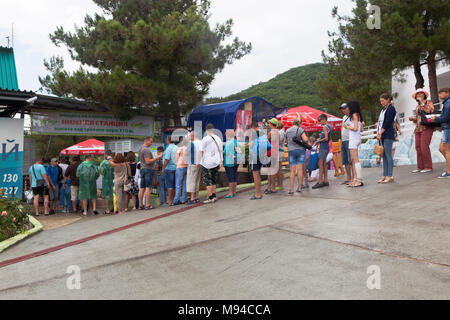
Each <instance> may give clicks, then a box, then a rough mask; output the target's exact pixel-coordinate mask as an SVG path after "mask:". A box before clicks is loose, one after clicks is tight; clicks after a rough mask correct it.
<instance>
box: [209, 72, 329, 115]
mask: <svg viewBox="0 0 450 320" xmlns="http://www.w3.org/2000/svg"><path fill="white" fill-rule="evenodd" d="M326 70H327V68H326V66H325V65H324V64H322V63H314V64H309V65H305V66H301V67H297V68H293V69H290V70H289V71H286V72H284V73H282V74H279V75H277V76H276V77H275V78H273V79H271V80H269V81H267V82H261V83H259V84H257V85H254V86H252V87H250V88H248V89H246V90H244V91H241V92H239V93H236V94H233V95H231V96H228V97H225V98H209V99H207V101H206V103H216V102H222V101H231V100H239V99H244V98H249V97H254V96H258V97H262V98H264V99H266V100H267V101H269V102H271V103H272V104H274V105H275V106H277V107H287V108H292V107H298V106H301V105H308V106H311V107H315V108H318V107H321V106H322V101H321V99H320V97H319V89H318V87H317V79H318V78H320V77H323V76H324V75H325V74H326Z"/></svg>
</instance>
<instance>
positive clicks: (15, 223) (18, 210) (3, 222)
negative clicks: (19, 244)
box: [0, 194, 32, 242]
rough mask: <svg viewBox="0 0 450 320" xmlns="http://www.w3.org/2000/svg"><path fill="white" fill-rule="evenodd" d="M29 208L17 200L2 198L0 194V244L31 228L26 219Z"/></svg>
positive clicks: (29, 211)
mask: <svg viewBox="0 0 450 320" xmlns="http://www.w3.org/2000/svg"><path fill="white" fill-rule="evenodd" d="M30 213H31V207H30V206H29V205H26V204H23V203H22V202H21V201H20V200H19V199H8V198H4V197H3V196H2V194H0V242H1V241H4V240H6V239H9V238H12V237H14V236H16V235H18V234H20V233H22V232H24V231H26V230H29V229H31V228H32V225H31V223H30V221H29V219H28V214H30Z"/></svg>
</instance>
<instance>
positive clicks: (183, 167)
mask: <svg viewBox="0 0 450 320" xmlns="http://www.w3.org/2000/svg"><path fill="white" fill-rule="evenodd" d="M187 141H188V140H187V139H186V138H183V139H182V141H181V142H180V144H179V147H178V151H177V155H176V157H175V161H176V162H177V171H176V172H175V198H174V200H173V205H174V206H177V205H180V204H186V200H187V191H186V177H187V168H188V163H187V161H186V159H185V155H184V153H185V152H186V147H187ZM180 197H181V200H180Z"/></svg>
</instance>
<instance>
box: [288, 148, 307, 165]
mask: <svg viewBox="0 0 450 320" xmlns="http://www.w3.org/2000/svg"><path fill="white" fill-rule="evenodd" d="M305 161H306V150H305V149H296V150H292V151H289V164H290V165H291V166H296V165H299V164H305Z"/></svg>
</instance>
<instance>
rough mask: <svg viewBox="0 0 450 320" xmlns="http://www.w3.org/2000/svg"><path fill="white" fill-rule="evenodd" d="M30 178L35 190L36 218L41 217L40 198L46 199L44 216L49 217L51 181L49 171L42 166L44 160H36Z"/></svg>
mask: <svg viewBox="0 0 450 320" xmlns="http://www.w3.org/2000/svg"><path fill="white" fill-rule="evenodd" d="M28 173H29V176H30V185H31V188H32V189H33V196H34V202H33V204H34V211H35V214H36V217H39V197H41V196H42V197H44V214H45V215H46V216H48V215H49V214H48V186H49V184H50V179H49V178H48V176H47V171H46V170H45V167H44V166H43V165H42V159H38V160H36V163H35V164H34V165H32V166H31V167H30V169H29V170H28Z"/></svg>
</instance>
